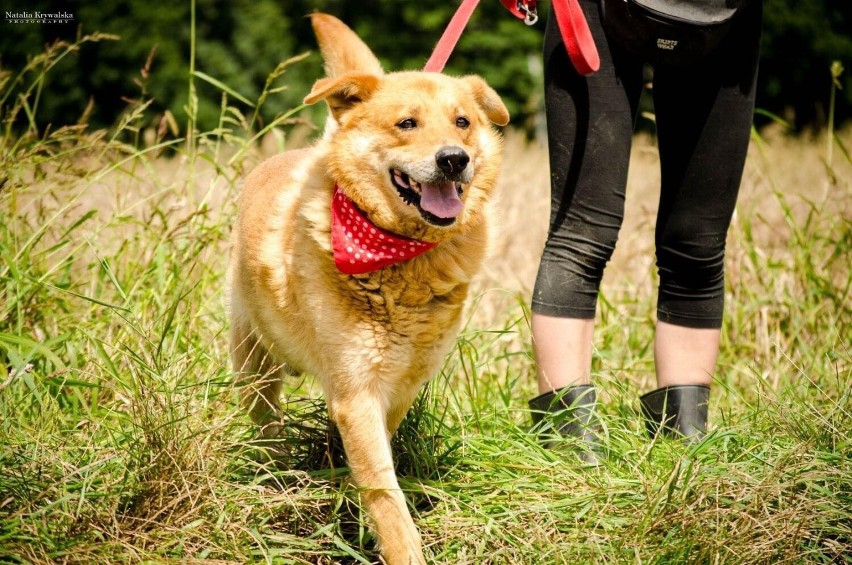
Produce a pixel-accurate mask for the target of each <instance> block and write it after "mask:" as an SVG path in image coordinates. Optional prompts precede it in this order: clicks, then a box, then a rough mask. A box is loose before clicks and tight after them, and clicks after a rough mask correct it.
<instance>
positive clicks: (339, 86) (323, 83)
mask: <svg viewBox="0 0 852 565" xmlns="http://www.w3.org/2000/svg"><path fill="white" fill-rule="evenodd" d="M381 80H382V79H381V77H377V76H375V75H365V74H359V73H350V74H346V75H343V76H339V77H334V78H321V79H319V80H318V81H316V82H315V83H314V87H313V88H312V89H311V92H310V93H309V94H308V95H307V96H306V97H305V104H313V103H315V102H318V101H320V100H325V101H326V102H327V103H328V108H329V110H331V115H332V116H334V119H335V120H337V122H338V123H339V122H340V118H341V116H343V114H345V113H346V112H347V111H348V110H350V109H352V108H353V107H354V106H355V105H357V104H358V103H360V102H363V101H364V100H367V99H368V98H369V97H370V96H371V95H372V94H373V92H375V91H376V89H377V88H378V87H379V83H380V82H381Z"/></svg>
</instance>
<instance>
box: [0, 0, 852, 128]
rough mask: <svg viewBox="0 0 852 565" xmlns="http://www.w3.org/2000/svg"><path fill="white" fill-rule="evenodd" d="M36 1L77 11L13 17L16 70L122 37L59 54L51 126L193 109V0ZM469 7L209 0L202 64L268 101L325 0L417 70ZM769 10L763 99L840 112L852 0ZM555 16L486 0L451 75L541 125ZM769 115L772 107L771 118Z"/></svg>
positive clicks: (278, 106) (813, 113) (275, 109)
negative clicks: (834, 93)
mask: <svg viewBox="0 0 852 565" xmlns="http://www.w3.org/2000/svg"><path fill="white" fill-rule="evenodd" d="M35 4H38V5H37V6H23V5H19V6H13V7H12V9H15V10H24V9H26V10H29V11H34V10H42V11H56V10H65V11H67V12H70V13H72V14H73V15H74V18H75V21H74V23H71V24H67V25H58V24H50V25H38V24H10V23H7V22H5V21H4V22H2V23H0V26H2V28H0V29H2V33H0V64H2V67H3V68H6V69H9V68H22V67H23V65H24V63H25V61H26V59H27V57H28V56H32V54H34V53H39V52H41V51H42V50H43V48H44V45H45V44H48V43H50V42H52V41H54V40H56V39H60V38H61V39H65V40H73V39H74V38H75V37H76V36H77V35H78V34H79V33H80V31H82V32H83V33H92V32H95V31H98V32H105V33H112V34H115V35H118V36H119V37H120V38H121V40H120V41H110V42H100V43H92V44H87V45H84V46H83V47H82V48H81V50H80V52H79V53H78V54H77V56H76V57H68V58H66V59H65V60H63V61H62V62H61V63H60V64H59V67H58V68H57V72H54V73H51V75H50V76H49V79H48V80H50V81H52V82H53V84H51V85H49V86H50V90H51V91H53V92H63V93H64V95H63V96H61V97H57V96H54V97H52V98H50V99H44V100H41V101H40V105H41V106H40V108H39V112H38V120H39V122H40V125H41V126H44V125H46V124H48V123H52V124H54V125H58V124H67V123H74V122H76V121H77V119H78V118H79V117H80V116H81V115H82V114H83V113H84V111H85V109H86V108H87V105H88V104H89V102H90V101H91V102H93V106H92V111H91V116H90V117H89V120H90V122H91V123H92V124H93V125H95V126H99V127H102V126H108V125H110V124H113V123H114V122H115V120H116V117H117V116H118V115H119V114H120V113H121V112H122V111H123V110H124V108H125V107H126V101H125V99H127V98H134V99H135V98H138V97H140V96H141V95H143V94H144V95H145V96H150V97H152V98H154V106H153V108H154V109H155V110H157V111H159V112H164V111H165V110H169V111H171V112H172V114H174V115H175V116H176V117H177V118H178V119H179V120H181V119H183V117H184V116H185V111H184V108H183V105H184V103H185V101H186V100H187V93H188V81H187V78H186V69H187V68H188V66H189V60H190V44H191V42H190V25H189V22H190V9H191V5H190V2H165V1H162V0H115V1H113V2H109V3H106V4H104V3H100V2H92V1H88V2H86V1H80V0H78V1H65V2H61V1H47V2H37V3H35ZM457 5H458V3H457V2H448V1H447V0H420V1H418V2H404V1H401V0H387V1H381V2H379V1H370V2H354V1H345V0H254V1H252V0H235V1H230V2H226V1H222V0H197V2H196V19H197V37H196V69H197V70H199V71H201V72H203V73H206V74H207V75H210V76H212V77H214V78H215V79H217V80H219V81H221V82H222V83H224V84H227V85H228V86H230V87H231V88H232V89H233V90H234V91H235V92H237V93H239V94H240V95H242V96H243V97H245V98H246V99H248V100H255V99H256V98H257V95H258V94H259V92H260V91H261V89H262V88H263V85H264V79H265V77H266V76H267V75H268V73H269V72H270V71H271V70H272V69H273V68H275V66H276V64H277V63H278V62H279V61H282V60H284V59H287V58H289V57H292V56H294V55H297V54H300V53H303V52H305V51H315V42H314V38H313V35H312V32H311V29H310V25H309V24H308V22H307V20H306V19H305V15H306V14H309V13H311V12H312V11H315V10H321V11H326V12H329V13H332V14H335V15H337V16H338V17H340V18H341V19H343V20H344V21H346V22H347V23H348V24H350V25H351V26H352V27H353V28H354V29H355V30H356V31H357V32H358V34H359V35H361V36H362V37H365V38H366V39H367V41H368V43H369V44H370V46H371V47H372V48H373V49H374V51H375V52H376V54H377V55H378V56H379V58H380V59H381V60H382V62H383V64H384V65H385V67H386V68H387V69H417V68H420V67H422V65H423V64H424V62H425V61H426V59H427V58H428V56H429V54H430V53H431V49H432V46H433V45H434V44H435V42H436V41H437V39H438V38H439V37H440V34H441V32H442V31H443V29H444V27H445V26H446V24H447V22H448V21H449V19H450V17H451V15H452V13H453V11H454V10H455V7H456V6H457ZM549 8H550V6H549V2H542V3H541V12H542V15H544V14H546V12H547V11H548V10H549ZM5 9H6V10H8V9H9V8H8V7H7V8H5ZM765 14H766V17H765V25H764V50H763V62H762V69H761V74H760V84H759V94H758V105H759V106H760V107H761V108H763V109H764V110H766V111H768V112H769V113H772V114H775V115H778V116H782V117H784V118H785V119H787V120H788V121H790V122H792V123H793V124H794V125H795V126H796V127H797V128H799V129H801V128H804V127H810V126H813V127H817V128H818V127H821V126H822V125H824V124H825V122H826V119H827V111H826V108H827V105H828V99H829V84H830V76H829V67H830V64H831V62H832V61H834V60H840V61H841V62H842V63H844V64H845V66H846V67H850V66H852V3H850V2H848V1H842V0H810V1H808V2H794V0H766V1H765ZM3 15H4V16H5V14H3ZM545 19H546V18H544V17H542V18H541V20H540V21H539V23H538V24H537V25H535V26H533V27H530V28H528V27H526V26H524V25H523V24H522V23H521V22H519V21H518V20H516V19H515V18H513V17H511V16H510V15H509V14H508V13H507V12H506V10H505V9H504V8H503V7H502V6H501V5H500V3H499V2H497V0H485V1H484V2H482V3H481V4H480V6H479V8H478V10H477V13H476V14H475V15H474V17H473V19H472V21H471V23H470V25H469V27H468V29H467V30H466V32H465V34H464V35H463V36H462V39H461V41H460V43H459V45H458V48H457V50H456V51H455V53H454V54H453V57H452V58H451V60H450V63H449V66H448V69H447V70H448V72H450V73H474V72H475V73H477V74H481V75H483V76H485V77H486V78H487V79H488V81H489V82H490V83H491V84H492V85H493V86H494V87H495V88H496V89H497V90H498V91H499V92H500V93H501V95H502V96H503V97H504V98H505V100H506V101H507V104H508V106H509V110H510V111H511V112H512V116H513V124H514V125H515V126H516V127H523V128H524V129H525V130H526V131H527V132H528V133H529V132H532V131H533V129H534V127H535V124H536V121H535V116H536V112H537V110H538V109H539V108H540V100H541V93H540V90H541V89H540V87H539V86H538V85H540V78H541V77H540V75H541V65H540V49H541V36H542V33H543V30H544V21H545ZM154 49H155V50H156V51H155V52H154V55H153V59H152V65H151V74H150V80H149V81H148V82H147V83H145V84H139V82H140V81H139V80H138V78H137V80H136V81H134V79H133V77H134V73H132V72H128V71H129V70H131V69H133V70H135V69H142V68H143V67H144V66H145V64H146V60H147V59H148V57H149V55H150V54H151V52H152V50H154ZM311 57H312V60H311V62H309V63H306V64H303V65H300V66H299V67H298V69H297V71H296V72H291V73H288V76H287V79H286V83H287V89H286V90H285V91H283V92H281V93H279V94H276V95H275V96H272V97H270V99H269V100H268V101H267V102H266V104H265V108H264V110H263V112H262V113H261V114H262V117H264V118H265V119H266V120H267V121H268V120H270V119H272V117H273V116H275V115H276V114H277V113H280V112H281V111H282V110H284V109H287V108H292V107H294V106H296V105H298V104H299V103H300V101H301V99H302V97H303V96H304V94H305V93H306V92H307V89H308V88H309V86H310V85H311V84H312V83H313V81H314V80H316V78H318V76H319V74H320V72H321V65H320V64H319V58H318V55H317V54H316V53H313V54H312V55H311ZM842 80H843V85H844V88H843V90H842V91H841V92H840V93H839V96H840V97H841V100H840V101H839V102H840V103H838V105H837V108H838V109H837V111H838V113H837V116H836V119H837V121H838V122H842V121H844V120H847V119H849V117H850V108H852V78H850V75H849V73H846V74H845V76H844V77H843V78H842ZM198 96H199V108H198V112H199V114H198V124H199V126H200V127H201V128H202V129H211V128H213V127H215V125H216V120H217V116H218V115H219V105H220V92H219V91H217V89H216V88H215V87H214V86H212V85H210V84H208V83H203V82H201V83H199V84H198ZM843 99H845V102H843ZM231 102H233V100H231ZM246 109H247V108H246ZM317 111H319V110H317ZM151 119H152V121H153V120H155V119H156V118H151ZM761 119H763V120H766V119H767V118H758V121H760V120H761Z"/></svg>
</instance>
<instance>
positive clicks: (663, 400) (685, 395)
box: [639, 385, 710, 443]
mask: <svg viewBox="0 0 852 565" xmlns="http://www.w3.org/2000/svg"><path fill="white" fill-rule="evenodd" d="M709 400H710V387H709V386H706V385H672V386H666V387H663V388H658V389H657V390H654V391H651V392H649V393H648V394H645V395H643V396H642V397H641V398H640V399H639V403H640V404H641V406H642V416H643V417H644V418H645V427H646V428H647V430H648V434H649V435H650V436H651V437H654V436H656V435H657V434H658V433H660V434H661V435H663V436H666V437H683V438H685V439H686V441H687V442H688V443H694V442H697V441H700V440H701V438H703V437H704V435H705V433H706V430H707V404H708V402H709ZM661 426H662V431H661V430H660V427H661Z"/></svg>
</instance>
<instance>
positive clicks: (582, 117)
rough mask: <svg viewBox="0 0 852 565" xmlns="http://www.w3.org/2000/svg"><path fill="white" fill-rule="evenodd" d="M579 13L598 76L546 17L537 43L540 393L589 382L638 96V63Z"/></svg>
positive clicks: (535, 304) (595, 15) (587, 5)
mask: <svg viewBox="0 0 852 565" xmlns="http://www.w3.org/2000/svg"><path fill="white" fill-rule="evenodd" d="M582 6H583V9H584V11H585V13H586V16H587V20H588V22H589V27H590V29H591V30H592V34H593V36H594V38H595V43H596V44H597V47H598V50H599V52H600V58H601V68H600V70H599V71H598V72H597V73H595V74H593V75H591V76H589V77H582V76H580V75H579V74H577V72H576V71H575V70H574V68H573V67H572V66H571V62H570V60H569V59H568V57H567V54H566V51H565V46H564V44H563V43H562V38H561V36H560V34H559V30H558V28H557V26H556V22H555V18H554V17H553V16H552V14H551V17H550V18H549V20H548V25H547V30H546V32H545V41H544V59H545V106H546V112H547V128H548V140H549V153H550V175H551V217H550V229H549V232H548V238H547V243H546V244H545V248H544V251H543V253H542V258H541V263H540V265H539V270H538V276H537V278H536V283H535V288H534V289H533V299H532V311H533V314H532V338H533V348H534V351H535V356H536V363H537V371H538V386H539V391H540V392H542V393H547V392H552V391H556V390H559V389H562V388H564V387H566V386H576V385H584V384H588V383H589V376H590V371H591V361H592V334H593V331H594V317H595V308H596V303H597V294H598V288H599V286H600V281H601V277H602V276H603V270H604V267H605V266H606V263H607V262H608V261H609V258H610V256H611V255H612V251H613V249H614V247H615V241H616V238H617V236H618V230H619V228H620V227H621V220H622V217H623V213H624V189H625V186H626V183H627V166H628V161H629V158H630V144H631V140H632V132H633V124H634V122H635V117H636V110H637V107H638V101H639V95H640V93H641V88H642V64H641V63H640V62H638V61H632V60H627V58H626V56H625V55H621V54H619V53H615V56H614V54H613V52H612V51H611V50H610V48H609V45H608V42H607V39H606V36H605V34H604V32H603V28H602V27H601V23H600V13H599V5H598V3H597V2H587V1H583V2H582ZM614 58H615V61H614Z"/></svg>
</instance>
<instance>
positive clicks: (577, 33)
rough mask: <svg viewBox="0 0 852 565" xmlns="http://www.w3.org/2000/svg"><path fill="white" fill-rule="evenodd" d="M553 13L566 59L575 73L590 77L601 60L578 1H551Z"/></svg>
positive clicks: (599, 66) (599, 65) (598, 66)
mask: <svg viewBox="0 0 852 565" xmlns="http://www.w3.org/2000/svg"><path fill="white" fill-rule="evenodd" d="M552 9H553V11H554V12H555V13H556V23H557V24H558V26H559V33H560V35H562V41H563V42H564V43H565V49H566V50H567V51H568V57H570V58H571V63H572V64H573V65H574V68H575V69H577V72H578V73H580V74H581V75H583V76H586V75H590V74H592V73H593V72H595V71H597V70H598V69H599V68H601V58H600V55H598V49H597V47H596V46H595V40H594V38H593V37H592V31H591V30H590V29H589V24H588V22H587V21H586V16H585V15H583V8H582V7H580V2H579V1H578V0H553V8H552Z"/></svg>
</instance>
